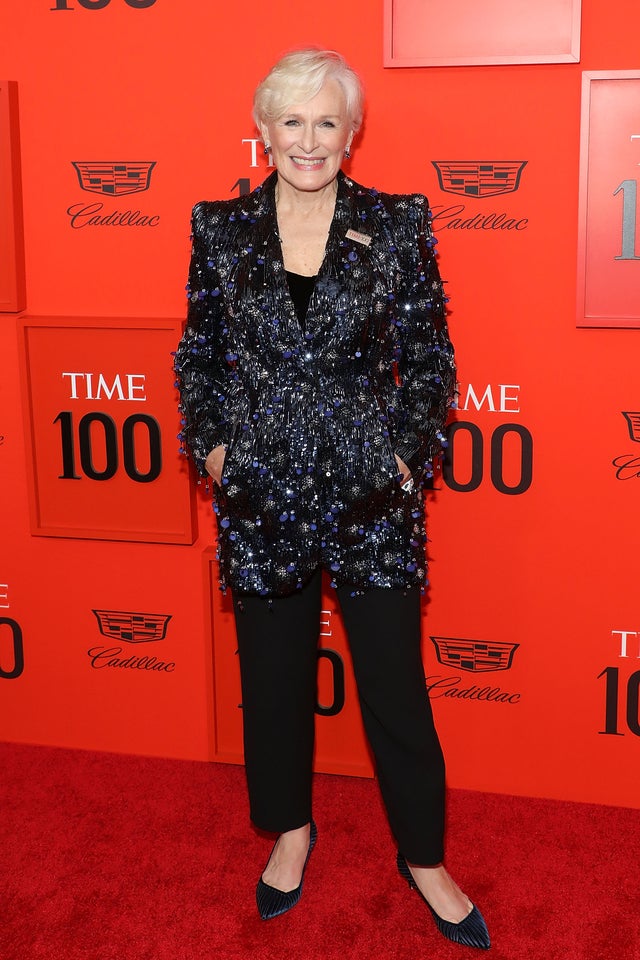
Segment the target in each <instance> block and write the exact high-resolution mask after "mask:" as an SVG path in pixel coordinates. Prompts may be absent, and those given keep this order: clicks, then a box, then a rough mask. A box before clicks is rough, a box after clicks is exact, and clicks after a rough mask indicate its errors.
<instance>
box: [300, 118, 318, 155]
mask: <svg viewBox="0 0 640 960" xmlns="http://www.w3.org/2000/svg"><path fill="white" fill-rule="evenodd" d="M299 143H300V146H301V147H302V149H303V150H304V152H305V153H313V151H314V150H315V148H316V135H315V131H314V128H313V125H312V124H305V125H304V127H303V128H302V132H301V134H300V140H299Z"/></svg>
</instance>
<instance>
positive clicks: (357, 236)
mask: <svg viewBox="0 0 640 960" xmlns="http://www.w3.org/2000/svg"><path fill="white" fill-rule="evenodd" d="M345 236H346V237H347V239H348V240H355V242H356V243H362V244H363V245H364V246H365V247H368V246H369V245H370V243H371V237H369V236H367V234H366V233H358V231H357V230H347V232H346V234H345Z"/></svg>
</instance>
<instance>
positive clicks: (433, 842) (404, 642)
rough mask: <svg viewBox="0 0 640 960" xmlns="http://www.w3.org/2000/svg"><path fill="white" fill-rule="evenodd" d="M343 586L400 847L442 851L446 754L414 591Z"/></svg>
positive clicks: (412, 856)
mask: <svg viewBox="0 0 640 960" xmlns="http://www.w3.org/2000/svg"><path fill="white" fill-rule="evenodd" d="M349 594H350V588H349V587H339V588H338V598H339V601H340V607H341V610H342V616H343V621H344V624H345V627H346V631H347V634H348V638H349V646H350V649H351V655H352V659H353V666H354V673H355V677H356V683H357V686H358V694H359V697H360V707H361V710H362V718H363V722H364V727H365V731H366V734H367V737H368V739H369V743H370V745H371V748H372V750H373V754H374V757H375V761H376V770H377V775H378V780H379V783H380V789H381V792H382V798H383V800H384V803H385V806H386V809H387V815H388V817H389V823H390V826H391V830H392V831H393V833H394V835H395V838H396V840H397V842H398V846H399V848H400V850H401V851H402V853H403V854H404V855H405V857H406V858H407V859H408V860H409V861H410V862H411V863H416V864H422V865H429V864H436V863H439V862H440V861H441V860H442V859H443V856H444V846H443V835H444V758H443V755H442V750H441V747H440V742H439V740H438V735H437V733H436V729H435V726H434V723H433V715H432V712H431V704H430V702H429V697H428V695H427V691H426V686H425V680H424V667H423V664H422V657H421V651H420V636H421V631H420V595H419V593H418V591H417V590H407V591H406V592H405V591H403V590H391V589H384V588H377V589H371V590H368V591H367V592H366V593H365V594H361V595H358V596H355V597H352V596H350V595H349Z"/></svg>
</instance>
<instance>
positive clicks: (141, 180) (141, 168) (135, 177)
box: [72, 160, 156, 197]
mask: <svg viewBox="0 0 640 960" xmlns="http://www.w3.org/2000/svg"><path fill="white" fill-rule="evenodd" d="M72 163H73V166H74V167H75V170H76V173H77V174H78V181H79V183H80V186H81V187H82V189H83V190H88V191H89V193H101V194H104V195H105V196H107V197H123V196H125V195H126V194H128V193H143V192H144V191H145V190H148V189H149V184H150V183H151V171H152V170H153V168H154V167H155V165H156V161H155V160H151V161H137V162H134V161H131V162H116V163H112V162H110V161H98V160H78V161H75V160H73V161H72Z"/></svg>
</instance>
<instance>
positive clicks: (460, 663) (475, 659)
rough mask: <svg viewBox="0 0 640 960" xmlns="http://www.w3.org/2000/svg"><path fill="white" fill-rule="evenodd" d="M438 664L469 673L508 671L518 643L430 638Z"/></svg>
mask: <svg viewBox="0 0 640 960" xmlns="http://www.w3.org/2000/svg"><path fill="white" fill-rule="evenodd" d="M431 640H432V641H433V645H434V647H435V648H436V655H437V657H438V663H442V664H444V665H445V666H447V667H455V668H456V669H457V670H468V671H470V672H471V673H489V672H490V671H492V670H509V669H510V667H511V664H512V663H513V655H514V653H515V652H516V650H517V649H518V647H519V646H520V644H519V643H496V642H495V641H491V640H487V641H485V640H460V639H456V638H454V637H431Z"/></svg>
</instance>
